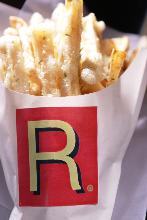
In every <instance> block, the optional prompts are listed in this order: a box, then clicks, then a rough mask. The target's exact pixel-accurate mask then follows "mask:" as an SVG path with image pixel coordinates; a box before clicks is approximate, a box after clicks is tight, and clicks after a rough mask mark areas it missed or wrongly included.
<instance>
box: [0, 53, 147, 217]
mask: <svg viewBox="0 0 147 220" xmlns="http://www.w3.org/2000/svg"><path fill="white" fill-rule="evenodd" d="M146 62H147V50H142V51H141V52H140V53H139V54H138V56H137V57H136V59H135V60H134V62H133V63H132V64H131V65H130V67H129V68H128V70H127V71H126V72H125V73H124V74H123V75H122V76H121V78H120V79H119V80H118V82H117V83H115V84H114V85H112V86H110V87H108V88H107V89H104V90H102V91H100V92H96V93H93V94H89V95H83V96H77V97H63V98H52V97H34V96H30V95H26V94H18V93H15V92H12V91H9V90H8V89H6V88H5V87H4V86H3V84H2V83H1V84H0V93H1V96H0V105H1V108H0V126H1V131H0V143H1V144H0V160H1V163H2V167H3V170H4V175H5V179H6V183H7V187H8V190H9V192H10V195H11V197H12V199H13V202H14V209H13V211H12V213H11V215H10V220H20V219H21V220H25V219H35V220H40V219H44V220H47V219H51V220H59V219H60V220H65V219H67V220H69V219H70V220H82V219H84V220H89V219H92V220H95V219H101V220H109V219H111V216H112V212H113V208H114V203H115V198H116V193H117V188H118V184H119V179H120V174H121V164H122V160H123V157H124V155H125V152H126V149H127V147H128V144H129V141H130V139H131V137H132V134H133V132H134V129H135V125H136V122H137V118H138V115H139V112H140V108H141V105H142V100H143V96H144V92H145V88H146V84H147V74H146ZM83 109H84V111H83ZM85 109H86V110H85ZM30 115H31V116H30ZM75 116H76V117H75ZM29 117H30V118H29ZM35 117H36V118H35ZM64 117H65V118H67V119H68V122H69V121H70V122H71V123H69V124H70V125H74V126H73V127H76V128H77V129H76V132H77V130H78V132H77V135H78V136H79V139H80V142H79V146H80V148H79V151H78V152H77V156H76V155H74V156H73V159H74V160H75V161H76V162H77V163H78V166H79V168H81V167H82V169H81V181H83V188H84V193H85V194H84V193H83V194H80V193H79V194H76V192H74V193H75V194H72V195H73V196H71V197H70V196H69V197H67V196H66V191H65V196H64V194H63V192H62V187H63V188H64V190H66V189H67V190H69V191H71V192H72V193H73V189H72V187H71V188H70V184H71V182H72V181H69V182H68V183H67V181H66V180H68V179H70V178H69V174H68V173H70V172H68V169H67V170H64V167H67V164H66V163H65V164H64V165H63V164H59V163H55V164H52V165H50V164H48V165H47V166H43V165H40V166H42V167H44V169H42V170H41V174H40V186H42V185H41V184H44V185H43V186H44V188H40V193H42V191H43V192H44V195H45V197H43V199H42V200H41V201H40V200H39V199H38V198H39V195H35V194H33V193H32V195H31V196H32V197H33V199H32V200H31V199H27V198H32V197H29V196H28V197H27V195H28V192H27V190H29V189H30V188H29V187H28V185H27V184H28V182H29V183H30V179H31V178H30V169H29V168H30V167H31V164H30V163H29V162H30V158H29V155H30V154H28V149H27V148H28V147H29V149H30V146H31V145H29V144H28V142H29V132H28V130H27V132H26V128H27V127H26V124H27V122H28V121H38V120H40V121H41V120H47V119H48V120H57V119H58V120H61V119H63V118H64ZM21 119H22V120H21ZM39 126H40V128H43V125H42V124H41V123H40V124H39ZM54 127H55V126H54ZM86 127H87V129H86ZM88 127H89V128H88ZM23 128H24V129H23ZM92 128H93V130H92ZM73 130H74V128H73ZM83 130H84V131H85V135H83V133H82V131H83ZM54 131H55V133H56V132H57V130H54ZM96 132H97V133H96ZM45 134H47V133H45ZM95 134H96V135H95ZM60 135H61V134H60ZM67 136H68V135H67ZM75 136H76V135H75ZM95 136H96V137H95ZM56 137H57V136H56ZM58 137H60V136H58ZM32 138H33V135H32ZM32 138H31V139H32ZM45 138H46V136H44V138H43V137H42V139H41V140H42V145H45V144H46V143H48V142H43V141H44V139H45ZM61 139H63V137H62V138H61ZM24 140H25V141H26V143H27V144H26V145H25V143H24V142H23V141H24ZM90 141H91V142H90ZM95 141H96V145H95V144H94V143H95ZM67 142H68V140H67ZM54 143H55V144H56V141H55V142H54ZM57 143H58V141H57ZM62 147H63V148H64V146H62ZM43 150H44V152H50V151H53V149H51V150H50V146H48V147H47V148H46V146H45V147H44V149H43ZM60 150H61V149H60ZM56 151H59V149H58V150H57V149H56ZM82 152H83V153H82ZM70 153H71V152H70ZM78 155H80V156H78ZM20 156H21V158H20ZM69 156H71V155H70V154H69ZM71 158H72V156H71ZM54 159H55V158H54ZM28 161H29V162H28ZM35 162H36V160H35ZM97 164H98V169H97ZM50 167H52V169H51V170H50V171H51V172H50V173H49V172H47V169H48V168H49V169H50ZM60 167H62V168H61V169H60ZM85 167H86V168H85ZM23 171H24V172H23ZM27 171H28V173H27ZM43 171H44V172H46V175H45V176H47V177H42V176H43ZM91 173H92V174H93V176H92V177H91ZM59 174H60V178H58V175H59ZM67 174H68V175H67ZM52 177H54V178H53V180H52ZM42 178H44V180H48V181H49V180H51V183H52V185H51V188H49V186H50V182H47V183H42V182H43V179H42ZM90 178H91V179H90ZM70 180H71V179H70ZM89 180H92V181H94V185H93V184H92V183H91V182H88V181H89ZM27 181H28V182H27ZM58 181H60V184H59V182H58ZM84 181H85V182H86V184H89V185H85V183H84ZM79 182H80V181H79ZM61 183H62V184H63V185H61ZM97 183H98V187H97ZM64 185H65V186H64ZM27 187H28V188H27ZM54 187H55V188H56V190H57V191H58V188H59V192H61V194H62V198H61V197H60V194H59V197H60V198H58V194H57V191H54ZM26 188H27V190H26ZM25 190H26V191H25ZM20 191H21V192H20ZM89 193H91V195H90V196H89V197H88V196H87V197H86V195H89ZM20 194H21V198H20ZM54 195H55V196H54ZM67 195H68V193H67ZM75 198H76V199H75ZM20 200H21V201H20ZM38 200H39V202H38ZM24 201H25V202H24ZM36 201H37V202H36ZM59 201H60V204H59ZM27 203H28V204H30V205H24V204H27ZM72 203H73V204H72ZM31 204H32V205H31ZM35 204H40V205H35ZM71 204H72V205H71ZM32 206H33V207H32Z"/></svg>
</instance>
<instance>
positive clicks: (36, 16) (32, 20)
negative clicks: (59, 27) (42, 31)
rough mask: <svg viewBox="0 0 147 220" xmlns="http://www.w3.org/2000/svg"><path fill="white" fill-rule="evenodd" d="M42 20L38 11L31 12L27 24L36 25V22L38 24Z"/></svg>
mask: <svg viewBox="0 0 147 220" xmlns="http://www.w3.org/2000/svg"><path fill="white" fill-rule="evenodd" d="M43 22H44V18H43V16H42V15H41V14H40V13H38V12H35V13H33V14H32V16H31V18H30V21H29V24H30V25H37V24H40V23H43Z"/></svg>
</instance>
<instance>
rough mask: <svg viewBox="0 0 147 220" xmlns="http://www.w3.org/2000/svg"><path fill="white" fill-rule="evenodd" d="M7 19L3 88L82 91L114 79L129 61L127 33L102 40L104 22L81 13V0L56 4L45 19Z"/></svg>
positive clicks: (2, 41) (1, 48)
mask: <svg viewBox="0 0 147 220" xmlns="http://www.w3.org/2000/svg"><path fill="white" fill-rule="evenodd" d="M9 23H10V26H9V27H8V28H7V29H5V30H4V33H3V36H1V37H0V80H2V81H3V82H4V84H5V86H6V87H7V88H9V89H12V90H15V91H18V92H22V93H28V94H31V95H39V96H41V95H43V96H73V95H80V94H87V93H91V92H96V91H99V90H101V89H104V88H106V87H107V86H109V85H111V84H112V83H114V82H115V81H117V80H118V78H119V77H120V75H121V74H122V72H123V71H124V69H125V68H126V67H127V66H128V64H129V61H128V59H127V50H128V48H129V41H128V38H127V37H121V38H112V39H103V32H104V30H105V23H104V22H103V21H97V20H96V17H95V15H94V14H93V13H91V14H89V15H88V16H86V17H83V0H65V5H64V4H62V3H59V4H58V5H57V7H56V8H55V10H54V11H53V14H52V16H51V18H44V17H43V16H42V15H41V14H39V13H37V12H36V13H34V14H33V15H32V17H31V19H30V21H29V23H27V22H26V21H24V20H23V19H22V18H19V17H16V16H11V17H10V18H9ZM131 59H132V58H131ZM126 65H127V66H126Z"/></svg>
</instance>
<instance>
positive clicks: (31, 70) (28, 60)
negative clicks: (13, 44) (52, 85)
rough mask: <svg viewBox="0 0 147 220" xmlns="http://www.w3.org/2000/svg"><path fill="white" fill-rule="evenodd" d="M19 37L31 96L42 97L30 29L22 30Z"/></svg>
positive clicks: (24, 28) (23, 28)
mask: <svg viewBox="0 0 147 220" xmlns="http://www.w3.org/2000/svg"><path fill="white" fill-rule="evenodd" d="M19 37H20V41H21V45H22V50H23V54H22V56H23V62H24V71H25V73H26V74H27V77H28V82H29V94H31V95H41V90H42V85H41V80H40V79H39V77H38V73H37V70H36V66H35V59H34V56H33V51H32V45H31V39H30V31H29V28H28V27H22V28H20V29H19Z"/></svg>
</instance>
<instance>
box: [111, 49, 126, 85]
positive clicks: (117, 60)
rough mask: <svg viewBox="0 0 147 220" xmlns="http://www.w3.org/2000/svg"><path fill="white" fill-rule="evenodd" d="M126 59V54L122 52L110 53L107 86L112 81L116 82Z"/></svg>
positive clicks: (114, 51)
mask: <svg viewBox="0 0 147 220" xmlns="http://www.w3.org/2000/svg"><path fill="white" fill-rule="evenodd" d="M125 59H126V52H123V51H117V50H114V49H113V51H112V54H111V61H110V74H109V77H108V79H107V80H108V85H109V84H111V83H112V82H114V81H117V80H118V78H119V76H120V74H121V73H122V70H123V65H124V61H125Z"/></svg>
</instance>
